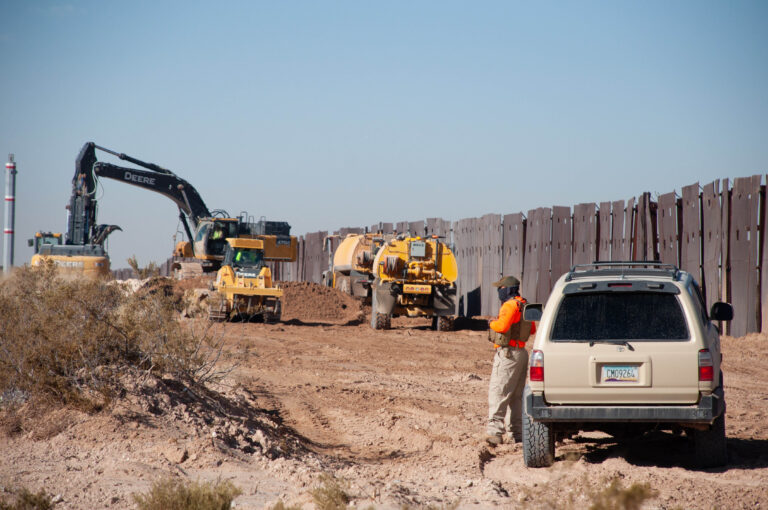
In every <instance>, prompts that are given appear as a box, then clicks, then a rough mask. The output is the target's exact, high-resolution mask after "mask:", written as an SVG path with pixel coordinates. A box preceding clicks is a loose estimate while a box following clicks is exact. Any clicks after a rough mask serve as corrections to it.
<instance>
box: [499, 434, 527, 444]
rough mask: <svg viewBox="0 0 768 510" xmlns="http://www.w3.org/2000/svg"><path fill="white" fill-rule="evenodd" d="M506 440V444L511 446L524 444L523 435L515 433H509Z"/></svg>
mask: <svg viewBox="0 0 768 510" xmlns="http://www.w3.org/2000/svg"><path fill="white" fill-rule="evenodd" d="M504 439H505V442H507V443H509V444H520V443H522V442H523V435H522V434H515V433H513V432H507V435H506V437H505V438H504Z"/></svg>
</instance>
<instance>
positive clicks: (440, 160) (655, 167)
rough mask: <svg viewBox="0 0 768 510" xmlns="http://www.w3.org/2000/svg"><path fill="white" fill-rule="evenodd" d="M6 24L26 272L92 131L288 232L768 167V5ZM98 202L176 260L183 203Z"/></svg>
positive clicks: (326, 12) (559, 199)
mask: <svg viewBox="0 0 768 510" xmlns="http://www.w3.org/2000/svg"><path fill="white" fill-rule="evenodd" d="M0 20H2V23H0V158H2V159H3V160H5V157H6V155H7V154H8V153H10V152H13V153H15V155H16V160H17V162H18V167H19V174H18V182H17V211H16V232H17V238H16V263H17V264H21V263H23V262H25V261H27V260H28V259H29V257H30V256H31V251H30V250H29V249H28V248H27V246H26V239H27V238H28V237H31V235H32V234H33V233H34V232H35V231H36V230H41V229H42V230H57V231H63V230H65V228H66V211H65V209H64V206H65V205H66V203H67V201H68V199H69V193H70V180H71V178H72V175H73V170H74V161H75V157H76V156H77V154H78V152H79V150H80V147H81V146H82V145H83V143H85V142H86V141H89V140H92V141H95V142H96V143H97V144H99V145H102V146H105V147H108V148H110V149H114V150H117V151H119V152H124V153H127V154H129V155H131V156H134V157H136V158H139V159H142V160H145V161H150V162H154V163H157V164H159V165H161V166H164V167H167V168H170V169H171V170H173V171H174V172H176V173H177V174H179V175H180V176H181V177H183V178H185V179H186V180H188V181H189V182H190V183H192V184H193V185H194V186H195V187H196V188H197V190H198V191H199V192H200V194H201V195H202V197H203V198H204V199H205V201H206V202H207V204H208V207H209V208H211V209H214V208H221V209H227V210H228V211H229V212H230V213H232V214H237V213H239V212H240V211H248V213H249V214H251V215H253V216H256V217H260V216H266V217H267V218H268V219H273V220H285V221H288V222H289V223H290V224H291V225H292V227H293V232H294V233H296V234H303V233H306V232H312V231H317V230H333V229H336V228H339V227H344V226H364V225H370V224H373V223H375V222H378V221H393V222H395V221H403V220H409V221H414V220H418V219H424V218H426V217H443V218H445V219H449V220H458V219H461V218H466V217H473V216H480V215H483V214H486V213H500V214H505V213H512V212H519V211H523V212H526V211H528V210H529V209H532V208H535V207H541V206H552V205H566V206H571V205H574V204H577V203H581V202H601V201H608V200H618V199H627V198H629V197H632V196H636V195H639V194H640V193H642V192H644V191H650V192H652V193H666V192H669V191H673V190H677V191H678V192H679V190H680V188H681V187H682V186H685V185H688V184H692V183H694V182H697V181H698V182H700V183H701V184H706V183H708V182H711V181H712V180H714V179H717V178H723V177H731V178H732V177H740V176H747V175H753V174H759V173H765V172H766V171H768V92H766V91H768V30H766V28H765V27H766V26H768V2H762V1H757V2H747V1H740V2H720V1H718V2H709V1H674V2H668V1H664V2H662V1H647V2H623V1H606V2H594V1H584V2H546V1H545V2H450V1H449V2H445V1H440V2H437V1H434V2H426V1H422V2H398V1H395V2H381V3H374V2H357V1H355V2H352V1H350V2H266V1H264V2H261V1H253V2H219V3H213V2H190V1H187V2H181V1H178V2H174V1H167V2H148V1H146V2H145V1H137V2H130V3H129V2H123V3H120V2H96V1H93V2H87V1H82V2H81V1H70V2H48V1H40V2H28V1H16V0H2V1H0ZM100 159H103V160H105V161H112V162H115V163H120V162H119V161H116V160H114V159H111V158H110V157H108V156H106V155H103V156H100ZM121 164H122V163H121ZM99 200H100V201H99V205H100V209H99V218H98V219H99V222H101V223H110V224H118V225H120V226H121V227H122V228H123V232H117V233H114V234H112V236H111V238H110V241H109V245H108V247H109V251H110V255H111V257H112V261H113V262H112V263H113V267H125V266H126V264H125V259H126V258H128V257H129V256H131V255H132V254H136V255H137V256H138V258H139V261H140V263H142V265H143V264H146V263H147V262H148V261H150V260H155V261H161V260H164V259H165V258H167V256H169V254H170V252H171V250H172V246H173V236H174V233H175V232H176V231H177V229H178V219H177V215H178V213H177V210H176V208H175V206H174V205H173V203H172V202H171V201H170V200H168V199H167V198H165V197H163V196H160V195H157V194H154V193H151V192H148V191H145V190H141V189H139V188H134V187H131V186H128V185H125V184H122V183H118V182H115V181H109V180H107V179H103V180H102V186H101V190H100V192H99Z"/></svg>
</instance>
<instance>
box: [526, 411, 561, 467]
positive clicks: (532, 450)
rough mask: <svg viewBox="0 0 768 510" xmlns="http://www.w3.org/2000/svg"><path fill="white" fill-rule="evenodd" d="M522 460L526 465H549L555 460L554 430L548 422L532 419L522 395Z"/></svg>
mask: <svg viewBox="0 0 768 510" xmlns="http://www.w3.org/2000/svg"><path fill="white" fill-rule="evenodd" d="M523 460H524V461H525V465H526V466H527V467H549V466H551V465H552V464H553V463H554V462H555V432H554V430H552V426H551V425H549V424H548V423H542V422H537V421H534V420H533V418H531V415H529V414H528V404H527V399H526V398H525V397H523Z"/></svg>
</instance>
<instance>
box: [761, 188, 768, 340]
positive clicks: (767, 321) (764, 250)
mask: <svg viewBox="0 0 768 510" xmlns="http://www.w3.org/2000/svg"><path fill="white" fill-rule="evenodd" d="M767 186H768V176H766V186H763V187H762V189H761V191H760V203H761V207H760V215H761V216H760V243H761V246H760V269H761V271H760V330H761V331H762V332H763V333H765V332H767V331H768V236H767V235H766V234H768V197H766V187H767Z"/></svg>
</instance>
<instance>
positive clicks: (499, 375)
mask: <svg viewBox="0 0 768 510" xmlns="http://www.w3.org/2000/svg"><path fill="white" fill-rule="evenodd" d="M527 370H528V351H526V350H525V349H517V348H514V347H499V348H498V349H496V354H495V355H494V357H493V370H492V371H491V382H490V384H489V385H488V428H487V429H486V433H487V434H488V435H489V436H501V435H503V434H504V432H505V430H506V431H508V432H509V433H511V434H512V436H513V437H514V438H515V440H518V441H519V440H520V439H521V438H522V435H523V415H522V412H523V388H524V387H525V376H526V371H527ZM508 411H509V418H508V421H507V426H506V427H505V420H507V416H508V414H507V412H508Z"/></svg>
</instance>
